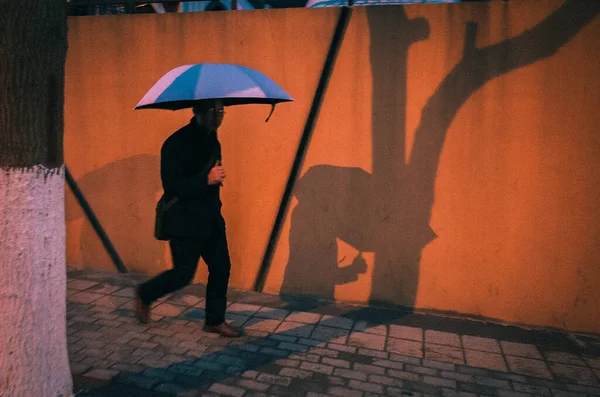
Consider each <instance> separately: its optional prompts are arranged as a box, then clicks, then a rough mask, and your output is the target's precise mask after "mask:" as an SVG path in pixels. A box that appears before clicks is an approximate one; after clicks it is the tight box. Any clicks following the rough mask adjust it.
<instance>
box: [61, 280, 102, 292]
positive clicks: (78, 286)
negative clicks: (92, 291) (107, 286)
mask: <svg viewBox="0 0 600 397" xmlns="http://www.w3.org/2000/svg"><path fill="white" fill-rule="evenodd" d="M94 285H98V282H97V281H88V280H69V281H68V282H67V288H68V289H72V290H77V291H83V290H85V289H88V288H91V287H93V286H94Z"/></svg>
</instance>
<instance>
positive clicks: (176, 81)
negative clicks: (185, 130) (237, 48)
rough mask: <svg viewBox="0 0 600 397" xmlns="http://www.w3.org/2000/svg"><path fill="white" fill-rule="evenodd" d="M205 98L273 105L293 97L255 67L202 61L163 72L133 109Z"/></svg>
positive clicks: (187, 103) (185, 105)
mask: <svg viewBox="0 0 600 397" xmlns="http://www.w3.org/2000/svg"><path fill="white" fill-rule="evenodd" d="M208 99H220V100H221V101H222V102H223V105H224V106H232V105H245V104H254V103H256V104H270V105H275V104H277V103H280V102H288V101H293V100H294V99H293V98H292V97H291V96H290V95H289V94H288V93H287V92H285V90H284V89H283V88H281V87H280V86H279V85H277V83H275V82H274V81H273V80H271V79H270V78H269V77H267V76H266V75H264V74H263V73H261V72H258V71H256V70H254V69H250V68H248V67H245V66H239V65H233V64H214V63H203V64H195V65H183V66H179V67H177V68H175V69H173V70H171V71H170V72H168V73H167V74H165V75H164V76H163V77H161V78H160V79H159V80H158V81H157V82H156V84H154V86H153V87H152V88H151V89H150V90H149V91H148V92H147V93H146V95H144V97H143V98H142V99H141V100H140V102H139V103H138V104H137V105H136V107H135V109H169V110H178V109H184V108H189V107H193V106H194V105H195V104H196V103H198V102H199V101H202V100H208Z"/></svg>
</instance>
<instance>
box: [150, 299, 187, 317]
mask: <svg viewBox="0 0 600 397" xmlns="http://www.w3.org/2000/svg"><path fill="white" fill-rule="evenodd" d="M186 309H187V308H186V307H185V306H179V305H173V304H171V303H166V302H165V303H161V304H160V305H158V306H156V307H155V308H154V309H152V314H153V315H158V316H166V317H177V316H179V315H180V314H181V313H183V312H184V311H186Z"/></svg>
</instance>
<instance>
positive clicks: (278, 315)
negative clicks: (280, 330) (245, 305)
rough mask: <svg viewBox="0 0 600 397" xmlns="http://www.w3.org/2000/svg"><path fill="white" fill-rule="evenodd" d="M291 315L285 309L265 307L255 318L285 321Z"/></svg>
mask: <svg viewBox="0 0 600 397" xmlns="http://www.w3.org/2000/svg"><path fill="white" fill-rule="evenodd" d="M289 313H290V312H289V311H287V310H284V309H276V308H272V307H266V306H263V307H261V308H260V310H258V311H257V312H256V313H255V314H254V316H256V317H261V318H270V319H274V320H283V319H284V318H286V317H287V316H288V314H289Z"/></svg>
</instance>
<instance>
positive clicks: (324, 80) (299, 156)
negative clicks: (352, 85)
mask: <svg viewBox="0 0 600 397" xmlns="http://www.w3.org/2000/svg"><path fill="white" fill-rule="evenodd" d="M351 12H352V9H351V8H349V7H342V9H341V12H340V17H339V19H338V23H337V26H336V27H335V31H334V34H333V38H332V40H331V45H330V47H329V52H328V53H327V58H326V59H325V65H324V66H323V71H322V72H321V78H320V79H319V84H318V85H317V91H316V92H315V97H314V99H313V102H312V106H311V108H310V112H309V114H308V118H307V120H306V125H305V126H304V131H303V132H302V136H301V138H300V143H299V145H298V150H297V151H296V157H295V159H294V163H293V164H292V169H291V171H290V175H289V177H288V181H287V184H286V187H285V191H284V192H283V197H282V198H281V204H280V205H279V210H278V212H277V217H276V218H275V224H274V225H273V229H272V231H271V235H270V237H269V242H268V243H267V248H266V250H265V255H264V257H263V261H262V263H261V266H260V269H259V271H258V275H257V276H256V280H255V282H254V290H255V291H259V292H262V290H263V288H264V286H265V281H266V277H267V274H268V273H269V268H270V267H271V261H272V259H273V253H274V251H275V246H276V245H277V241H278V240H279V234H280V233H281V228H282V226H283V221H284V220H285V216H286V213H287V209H288V207H289V204H290V200H291V197H292V192H293V190H294V184H295V183H296V180H297V179H298V174H299V173H300V169H301V167H302V163H303V162H304V156H305V155H306V150H307V149H308V144H309V142H310V138H311V136H312V132H313V130H314V128H315V124H316V121H317V117H318V116H319V111H320V110H321V105H322V104H323V98H324V97H325V92H326V90H327V85H328V84H329V79H330V77H331V74H332V72H333V67H334V65H335V60H336V58H337V54H338V52H339V50H340V47H341V45H342V40H343V39H344V33H345V32H346V28H347V27H348V22H349V21H350V16H351Z"/></svg>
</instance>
